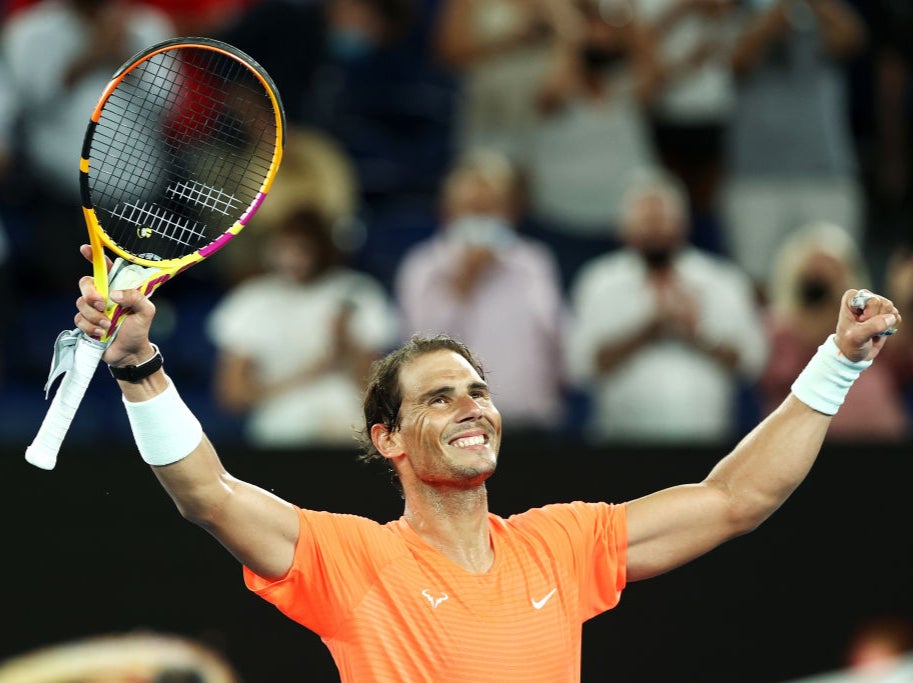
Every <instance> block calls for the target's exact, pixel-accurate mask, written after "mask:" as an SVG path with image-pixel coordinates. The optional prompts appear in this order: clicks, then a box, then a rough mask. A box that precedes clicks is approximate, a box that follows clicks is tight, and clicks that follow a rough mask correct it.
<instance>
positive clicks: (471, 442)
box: [453, 435, 485, 448]
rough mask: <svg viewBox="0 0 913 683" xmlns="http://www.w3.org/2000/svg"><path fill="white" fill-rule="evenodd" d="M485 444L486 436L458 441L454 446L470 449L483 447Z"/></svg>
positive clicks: (470, 437)
mask: <svg viewBox="0 0 913 683" xmlns="http://www.w3.org/2000/svg"><path fill="white" fill-rule="evenodd" d="M484 443H485V436H484V435H480V436H469V437H466V438H465V439H457V440H456V441H454V442H453V445H454V446H456V447H457V448H469V447H470V446H481V445H483V444H484Z"/></svg>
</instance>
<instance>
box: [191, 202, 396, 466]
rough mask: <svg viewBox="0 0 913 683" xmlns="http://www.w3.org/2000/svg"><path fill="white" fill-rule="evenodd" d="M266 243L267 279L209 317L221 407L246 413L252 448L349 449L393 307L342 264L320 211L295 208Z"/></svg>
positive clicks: (390, 330)
mask: <svg viewBox="0 0 913 683" xmlns="http://www.w3.org/2000/svg"><path fill="white" fill-rule="evenodd" d="M265 246H266V249H265V262H266V269H267V272H265V273H263V274H261V275H258V276H254V277H251V278H249V279H247V280H245V281H243V282H242V283H241V284H240V285H239V286H237V287H236V288H235V289H234V290H232V291H231V292H230V293H229V294H228V295H227V296H226V297H225V298H224V299H223V300H222V301H221V302H220V303H219V304H218V305H217V307H216V308H215V310H214V311H213V312H212V314H211V316H210V319H209V325H208V327H209V334H210V337H211V339H212V340H213V342H214V343H215V345H216V347H217V349H218V354H217V360H216V371H215V381H214V385H215V396H216V400H217V401H218V403H219V405H220V406H221V407H222V408H223V409H224V410H225V411H226V412H229V413H234V414H240V415H245V416H246V419H247V423H246V436H247V439H248V441H249V443H250V444H251V445H253V446H257V447H260V448H294V447H300V446H310V445H318V444H319V445H331V446H334V445H335V446H347V445H348V446H350V445H352V444H353V443H354V442H353V437H354V431H353V426H354V425H356V424H357V423H358V419H359V416H360V411H361V392H362V389H363V386H364V380H365V378H366V377H367V373H368V369H369V366H370V364H371V362H372V361H373V360H374V359H375V358H376V357H378V355H379V354H380V353H381V352H383V351H384V350H385V349H386V348H387V347H388V346H389V345H390V343H392V341H393V337H394V333H395V325H394V324H393V323H392V320H393V311H392V306H391V305H390V304H389V302H388V300H387V297H386V294H385V293H384V292H383V289H382V288H381V287H380V285H379V284H378V283H376V282H375V281H374V280H373V279H371V278H369V277H368V276H367V275H365V274H362V273H358V272H356V271H353V270H350V269H348V268H345V267H343V266H341V265H340V263H339V260H340V259H339V254H338V252H337V250H336V247H335V246H334V244H333V240H332V236H331V234H330V230H329V226H328V225H327V223H326V220H325V219H324V218H323V216H322V215H321V214H320V213H318V212H316V211H314V210H311V209H302V208H298V209H294V210H290V211H289V212H288V213H287V215H285V216H283V217H281V219H280V220H279V222H278V223H277V224H276V225H275V226H274V227H272V229H271V234H269V235H268V237H267V239H266V245H265ZM264 302H267V304H264ZM289 340H294V343H289Z"/></svg>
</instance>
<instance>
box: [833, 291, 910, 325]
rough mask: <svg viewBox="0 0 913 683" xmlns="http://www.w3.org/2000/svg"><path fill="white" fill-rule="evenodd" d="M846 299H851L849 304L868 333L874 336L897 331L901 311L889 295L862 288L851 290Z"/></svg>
mask: <svg viewBox="0 0 913 683" xmlns="http://www.w3.org/2000/svg"><path fill="white" fill-rule="evenodd" d="M845 299H848V300H849V306H850V308H851V309H852V311H853V313H854V314H855V315H856V319H857V322H858V323H859V324H860V325H861V326H862V328H861V329H862V330H864V331H865V333H866V334H869V335H870V336H872V337H874V336H887V335H891V334H894V333H895V332H897V327H898V326H899V325H900V322H901V316H900V311H898V310H897V307H896V306H895V305H894V302H893V301H891V300H890V299H888V298H887V297H884V296H880V295H878V294H873V293H872V292H870V291H869V290H867V289H860V290H858V291H857V290H849V291H848V292H847V293H846V296H845Z"/></svg>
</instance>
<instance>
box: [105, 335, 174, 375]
mask: <svg viewBox="0 0 913 683" xmlns="http://www.w3.org/2000/svg"><path fill="white" fill-rule="evenodd" d="M152 349H153V351H155V353H154V354H153V356H152V358H150V359H149V360H145V361H143V362H142V363H140V364H139V365H122V366H120V367H118V366H115V365H109V366H108V371H109V372H110V373H111V376H112V377H113V378H114V379H118V380H121V381H122V382H130V383H136V382H139V381H141V380H144V379H146V378H147V377H148V376H149V375H151V374H153V373H154V372H157V371H158V370H159V369H161V367H162V366H163V365H164V364H165V359H164V358H162V352H161V351H159V347H158V346H156V345H155V344H153V345H152Z"/></svg>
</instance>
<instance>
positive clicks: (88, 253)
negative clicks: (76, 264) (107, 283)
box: [79, 244, 114, 270]
mask: <svg viewBox="0 0 913 683" xmlns="http://www.w3.org/2000/svg"><path fill="white" fill-rule="evenodd" d="M79 253H80V254H82V257H83V258H84V259H85V260H86V261H88V262H89V263H91V262H92V245H91V244H82V245H80V247H79ZM113 263H114V262H113V261H112V260H111V259H109V258H108V257H107V256H105V269H106V270H111V266H112V264H113Z"/></svg>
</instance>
